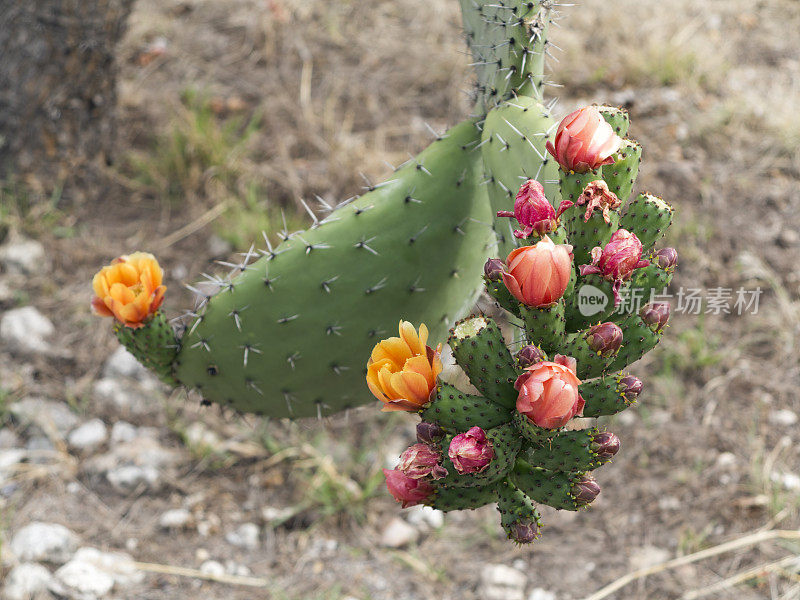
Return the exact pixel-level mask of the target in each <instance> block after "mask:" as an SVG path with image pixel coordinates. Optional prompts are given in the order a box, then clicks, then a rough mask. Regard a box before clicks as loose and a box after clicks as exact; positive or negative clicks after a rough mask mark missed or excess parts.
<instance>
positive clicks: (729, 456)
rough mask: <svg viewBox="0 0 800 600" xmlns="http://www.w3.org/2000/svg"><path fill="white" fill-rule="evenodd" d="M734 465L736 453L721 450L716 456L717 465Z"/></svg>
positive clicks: (724, 467) (724, 466)
mask: <svg viewBox="0 0 800 600" xmlns="http://www.w3.org/2000/svg"><path fill="white" fill-rule="evenodd" d="M735 465H736V455H735V454H734V453H733V452H722V453H721V454H720V455H719V456H717V466H718V467H720V468H721V469H729V468H730V467H733V466H735Z"/></svg>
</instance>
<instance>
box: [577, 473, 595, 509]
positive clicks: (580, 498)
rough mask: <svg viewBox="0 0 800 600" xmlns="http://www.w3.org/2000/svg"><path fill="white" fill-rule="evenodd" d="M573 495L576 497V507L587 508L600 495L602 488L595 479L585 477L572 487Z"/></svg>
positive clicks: (589, 476)
mask: <svg viewBox="0 0 800 600" xmlns="http://www.w3.org/2000/svg"><path fill="white" fill-rule="evenodd" d="M572 494H573V495H574V496H575V504H576V505H578V506H587V505H589V504H591V503H592V502H594V500H595V498H597V496H598V495H599V494H600V486H599V485H598V483H597V481H595V479H594V477H592V476H591V475H584V476H583V477H582V478H581V479H580V480H578V481H577V482H576V483H575V484H574V485H573V486H572Z"/></svg>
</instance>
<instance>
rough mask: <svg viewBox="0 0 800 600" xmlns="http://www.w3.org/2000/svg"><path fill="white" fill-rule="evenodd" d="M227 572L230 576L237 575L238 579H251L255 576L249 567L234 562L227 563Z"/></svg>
mask: <svg viewBox="0 0 800 600" xmlns="http://www.w3.org/2000/svg"><path fill="white" fill-rule="evenodd" d="M225 572H226V573H228V575H236V576H238V577H249V576H250V575H252V574H253V572H252V571H251V570H250V569H249V568H248V567H247V566H245V565H240V564H239V563H237V562H234V561H232V560H228V561H226V562H225Z"/></svg>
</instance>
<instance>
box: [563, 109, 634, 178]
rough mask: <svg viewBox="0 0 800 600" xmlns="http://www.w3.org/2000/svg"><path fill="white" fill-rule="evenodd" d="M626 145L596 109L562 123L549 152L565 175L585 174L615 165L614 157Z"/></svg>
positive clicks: (576, 113)
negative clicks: (573, 172) (568, 173)
mask: <svg viewBox="0 0 800 600" xmlns="http://www.w3.org/2000/svg"><path fill="white" fill-rule="evenodd" d="M621 144H622V138H620V137H619V136H618V135H617V134H616V133H614V129H613V128H612V127H611V125H609V124H608V123H607V122H606V120H605V119H604V118H603V115H602V114H600V111H599V110H597V108H596V107H594V106H587V107H584V108H581V109H579V110H576V111H575V112H573V113H570V114H569V115H567V116H566V117H564V119H563V120H562V121H561V123H559V125H558V129H557V130H556V138H555V144H554V143H552V142H549V141H548V142H547V151H548V152H550V154H552V155H553V157H554V158H555V159H556V160H557V161H558V164H559V165H561V168H562V169H563V170H564V171H567V172H570V171H575V172H576V173H585V172H586V171H593V170H595V169H596V168H598V167H600V166H602V165H608V164H611V163H613V162H614V159H613V158H612V155H613V154H614V153H615V152H616V151H617V150H619V147H620V145H621Z"/></svg>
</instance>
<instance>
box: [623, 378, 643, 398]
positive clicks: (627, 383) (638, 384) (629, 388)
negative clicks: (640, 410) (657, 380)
mask: <svg viewBox="0 0 800 600" xmlns="http://www.w3.org/2000/svg"><path fill="white" fill-rule="evenodd" d="M643 388H644V384H643V383H642V380H641V379H639V378H638V377H634V376H633V375H626V376H625V377H623V378H622V379H620V380H619V387H618V389H619V391H620V393H621V394H622V395H623V396H625V400H627V401H628V402H633V401H634V400H636V398H638V397H639V394H641V393H642V389H643Z"/></svg>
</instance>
